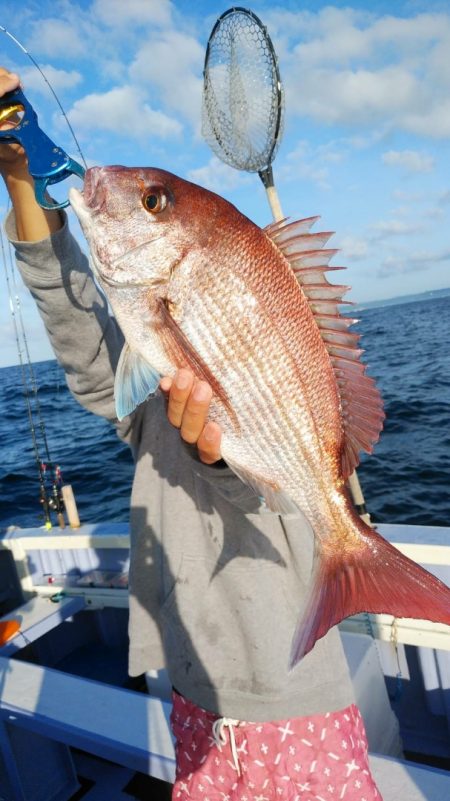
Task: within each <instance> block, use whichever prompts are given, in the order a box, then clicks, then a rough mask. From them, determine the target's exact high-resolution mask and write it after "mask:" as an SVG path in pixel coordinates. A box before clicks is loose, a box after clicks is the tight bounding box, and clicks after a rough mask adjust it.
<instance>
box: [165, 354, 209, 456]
mask: <svg viewBox="0 0 450 801" xmlns="http://www.w3.org/2000/svg"><path fill="white" fill-rule="evenodd" d="M160 388H161V389H162V391H163V392H164V393H165V394H166V395H167V397H168V406H167V416H168V418H169V421H170V422H171V423H172V425H174V426H175V427H176V428H179V429H180V434H181V437H182V438H183V439H184V441H185V442H189V443H190V444H191V445H196V446H197V449H198V454H199V457H200V459H201V461H202V462H204V463H205V464H213V463H214V462H217V461H219V459H220V458H221V456H220V439H221V435H222V432H221V430H220V426H219V425H217V423H213V422H211V421H208V420H207V418H208V411H209V404H210V403H211V398H212V389H211V387H210V386H209V384H207V383H206V381H198V380H197V379H196V378H195V377H194V375H193V374H192V372H191V371H190V370H188V369H187V368H181V369H180V370H178V371H177V373H176V374H175V376H174V377H173V379H172V378H169V377H168V376H164V378H162V379H161V381H160Z"/></svg>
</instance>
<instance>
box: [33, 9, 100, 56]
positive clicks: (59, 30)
mask: <svg viewBox="0 0 450 801" xmlns="http://www.w3.org/2000/svg"><path fill="white" fill-rule="evenodd" d="M36 50H38V51H39V53H41V54H45V55H46V56H51V57H52V58H58V56H63V57H64V58H69V59H77V58H80V57H81V58H83V59H84V57H85V55H86V40H85V38H84V36H83V30H82V27H81V25H75V24H74V21H73V20H71V19H64V18H62V19H56V18H48V19H40V20H39V21H37V22H35V23H34V24H33V26H32V35H31V36H30V52H36Z"/></svg>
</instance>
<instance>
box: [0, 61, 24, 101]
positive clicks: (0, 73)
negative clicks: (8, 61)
mask: <svg viewBox="0 0 450 801" xmlns="http://www.w3.org/2000/svg"><path fill="white" fill-rule="evenodd" d="M18 86H20V78H19V76H18V75H17V74H16V73H15V72H9V71H8V70H6V69H5V68H4V67H0V95H4V94H5V92H12V90H13V89H17V87H18Z"/></svg>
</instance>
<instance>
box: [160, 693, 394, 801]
mask: <svg viewBox="0 0 450 801" xmlns="http://www.w3.org/2000/svg"><path fill="white" fill-rule="evenodd" d="M349 709H350V710H351V714H349V715H347V716H345V715H344V713H343V712H336V713H329V714H327V715H317V716H310V717H307V718H303V719H302V718H292V719H290V720H280V721H275V722H272V723H267V724H262V723H258V724H254V723H253V724H252V723H245V722H243V721H239V723H237V722H236V723H235V724H233V723H232V724H231V725H230V736H229V737H228V738H227V742H226V743H225V744H221V748H220V749H219V747H218V744H217V743H216V741H215V739H214V737H212V736H211V735H212V725H213V723H214V722H215V720H216V718H215V717H214V716H213V715H211V714H210V713H203V712H202V711H201V710H197V708H195V707H193V705H191V704H189V702H187V704H186V707H185V709H184V710H183V709H181V714H180V715H179V718H178V721H177V718H176V717H174V716H172V723H173V726H174V734H175V737H176V741H177V776H178V777H179V778H178V779H177V781H176V783H175V786H174V792H173V798H174V799H176V801H194V799H195V801H213V799H211V796H208V792H214V790H213V787H215V793H216V795H217V799H216V796H214V801H274V800H275V798H276V799H277V801H303V799H305V801H349V799H350V798H351V799H352V801H369V799H370V801H382V800H381V796H380V795H379V793H378V791H377V788H376V786H375V784H374V783H373V779H372V777H371V775H370V772H369V770H368V762H367V741H366V739H365V733H364V727H363V724H362V721H361V717H360V714H359V712H358V710H357V709H356V707H350V708H349ZM193 710H194V711H193ZM188 712H189V713H190V726H189V733H188V736H187V737H186V736H185V735H184V732H185V731H186V730H185V729H184V720H185V715H186V714H187V713H188ZM200 718H201V719H202V723H200ZM336 724H337V725H336ZM231 732H232V733H233V735H234V738H235V739H234V743H233V747H232V745H231V743H232V736H231ZM208 738H209V739H208ZM360 744H361V745H360ZM237 754H239V756H238V757H237ZM258 756H259V759H258ZM255 757H256V759H255ZM202 761H203V763H204V764H201V763H202ZM300 773H301V774H302V777H301V778H300ZM355 773H357V776H355V775H354V774H355ZM308 775H309V779H308V780H306V777H307V776H308Z"/></svg>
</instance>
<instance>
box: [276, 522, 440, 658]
mask: <svg viewBox="0 0 450 801" xmlns="http://www.w3.org/2000/svg"><path fill="white" fill-rule="evenodd" d="M362 525H363V524H362ZM365 528H366V529H367V531H365V536H364V541H363V543H362V547H361V549H360V550H358V551H357V552H353V554H350V555H349V554H348V553H347V554H346V553H343V552H342V553H339V554H338V555H332V556H327V555H326V554H325V552H324V550H323V549H322V548H321V547H320V545H319V546H318V547H317V546H316V547H317V550H316V555H315V566H314V570H313V580H312V584H311V589H310V593H309V596H308V598H307V601H306V605H305V608H304V611H303V612H302V614H301V617H300V620H299V623H298V625H297V629H296V631H295V634H294V638H293V642H292V649H291V655H290V661H289V667H290V669H291V668H293V667H295V665H296V664H297V663H298V662H299V661H300V659H302V657H303V656H305V655H306V654H307V653H308V652H309V651H310V650H311V649H312V648H313V646H314V644H315V642H316V641H317V640H319V639H320V638H321V637H323V636H324V635H325V634H326V633H327V632H328V631H329V629H331V628H332V626H336V625H337V624H338V623H340V622H341V621H342V620H344V619H345V618H346V617H349V616H350V615H356V614H358V613H360V612H369V613H372V614H387V615H393V616H394V617H399V618H401V617H406V618H416V619H419V620H430V621H432V622H433V623H445V624H446V625H450V588H449V587H447V586H446V585H445V584H444V583H443V582H442V581H440V580H439V579H438V578H436V576H433V575H432V574H431V573H429V572H428V571H427V570H425V568H423V567H421V566H420V565H418V564H417V563H416V562H413V561H412V559H409V558H408V557H407V556H405V555H404V554H402V553H401V552H400V551H399V550H398V549H397V548H395V547H394V546H393V545H391V544H390V543H389V542H387V541H386V540H385V539H384V538H383V537H381V536H380V535H379V534H377V532H376V531H374V530H373V529H370V528H369V527H365Z"/></svg>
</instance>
